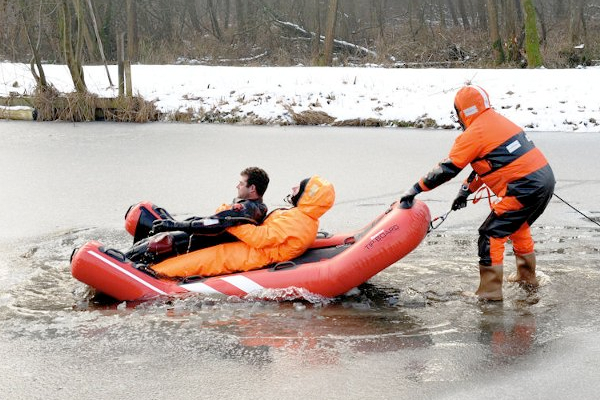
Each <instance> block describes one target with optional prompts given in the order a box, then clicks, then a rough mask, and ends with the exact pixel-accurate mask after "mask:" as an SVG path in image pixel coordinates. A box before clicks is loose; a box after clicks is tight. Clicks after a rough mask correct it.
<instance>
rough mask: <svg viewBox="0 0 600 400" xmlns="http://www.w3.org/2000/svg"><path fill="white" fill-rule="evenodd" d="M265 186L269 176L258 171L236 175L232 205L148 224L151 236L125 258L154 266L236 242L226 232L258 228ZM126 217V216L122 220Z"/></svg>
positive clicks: (265, 207)
mask: <svg viewBox="0 0 600 400" xmlns="http://www.w3.org/2000/svg"><path fill="white" fill-rule="evenodd" d="M268 186H269V175H268V174H267V173H266V172H265V171H264V170H262V169H261V168H258V167H249V168H246V169H244V170H243V171H242V172H240V181H239V183H238V184H237V186H236V188H237V191H238V193H237V197H236V198H235V199H234V201H233V203H232V204H223V205H221V206H220V207H218V208H217V210H216V211H215V214H213V215H211V216H209V217H191V218H188V219H186V220H184V221H176V220H174V219H173V218H171V217H170V215H169V214H168V213H165V215H166V216H167V217H166V218H162V219H160V218H159V219H156V220H155V221H154V222H153V223H152V230H151V232H150V233H151V234H152V236H150V237H148V238H146V239H143V240H140V241H138V242H137V243H134V245H133V247H132V248H131V249H129V250H128V251H127V252H126V253H125V255H126V256H127V258H129V259H130V260H132V261H134V262H139V263H144V264H147V263H156V262H160V261H162V260H165V259H167V258H170V257H173V256H176V255H179V254H185V253H188V252H190V251H195V250H199V249H203V248H206V247H211V246H215V245H217V244H221V243H227V242H232V241H236V240H238V239H237V238H236V237H235V236H233V235H231V234H230V233H228V232H227V231H226V228H229V227H232V226H237V225H242V224H253V225H260V224H261V223H262V221H263V219H264V218H265V216H266V214H267V206H266V205H265V204H264V203H263V199H262V196H263V195H264V193H265V191H266V190H267V187H268ZM127 218H128V217H127V216H126V219H127Z"/></svg>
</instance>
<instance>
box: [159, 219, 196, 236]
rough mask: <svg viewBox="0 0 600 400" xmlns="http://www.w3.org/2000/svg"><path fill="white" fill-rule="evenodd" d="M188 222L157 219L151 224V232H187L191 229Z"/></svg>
mask: <svg viewBox="0 0 600 400" xmlns="http://www.w3.org/2000/svg"><path fill="white" fill-rule="evenodd" d="M191 225H192V224H191V222H190V221H183V222H179V221H173V220H172V219H157V220H156V221H154V222H153V223H152V232H154V233H159V232H170V231H184V232H185V231H187V230H189V229H190V228H191Z"/></svg>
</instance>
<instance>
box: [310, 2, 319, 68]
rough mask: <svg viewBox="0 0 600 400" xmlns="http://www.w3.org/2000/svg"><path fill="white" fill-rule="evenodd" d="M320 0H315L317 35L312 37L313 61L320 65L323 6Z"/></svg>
mask: <svg viewBox="0 0 600 400" xmlns="http://www.w3.org/2000/svg"><path fill="white" fill-rule="evenodd" d="M320 3H321V2H320V1H319V0H314V7H315V23H316V25H315V33H316V34H315V35H314V36H313V39H312V59H313V63H314V64H317V65H319V62H320V61H319V60H320V58H321V7H320Z"/></svg>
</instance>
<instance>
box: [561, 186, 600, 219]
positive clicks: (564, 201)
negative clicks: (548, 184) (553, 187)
mask: <svg viewBox="0 0 600 400" xmlns="http://www.w3.org/2000/svg"><path fill="white" fill-rule="evenodd" d="M554 197H556V198H557V199H559V200H560V201H562V202H563V203H565V204H566V205H568V206H569V207H571V208H572V209H573V210H575V211H577V212H578V213H579V214H581V215H583V216H584V217H585V218H587V219H588V220H590V222H592V223H594V224H596V225H598V226H600V223H598V221H596V220H594V219H593V218H590V217H588V216H587V215H585V214H584V213H582V212H581V211H579V210H578V209H576V208H575V207H573V206H572V205H571V204H569V203H568V202H567V201H566V200H564V199H563V198H561V197H560V196H559V195H557V194H556V193H554Z"/></svg>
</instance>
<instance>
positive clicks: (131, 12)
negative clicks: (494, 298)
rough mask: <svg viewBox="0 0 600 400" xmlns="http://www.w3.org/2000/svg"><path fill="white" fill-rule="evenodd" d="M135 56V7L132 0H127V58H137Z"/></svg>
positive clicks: (133, 59) (136, 44)
mask: <svg viewBox="0 0 600 400" xmlns="http://www.w3.org/2000/svg"><path fill="white" fill-rule="evenodd" d="M137 56H138V35H137V8H136V6H135V1H134V0H127V58H128V59H129V61H130V62H131V61H135V60H137Z"/></svg>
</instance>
